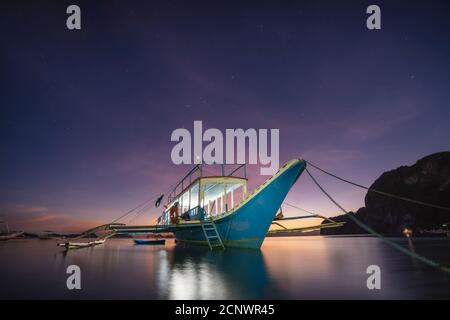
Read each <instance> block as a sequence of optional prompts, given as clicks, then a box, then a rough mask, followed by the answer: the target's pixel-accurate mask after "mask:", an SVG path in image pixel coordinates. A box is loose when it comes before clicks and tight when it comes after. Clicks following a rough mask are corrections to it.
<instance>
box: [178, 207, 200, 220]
mask: <svg viewBox="0 0 450 320" xmlns="http://www.w3.org/2000/svg"><path fill="white" fill-rule="evenodd" d="M181 218H183V219H184V220H204V219H205V209H203V208H202V207H200V206H196V207H194V208H191V209H189V210H187V211H185V212H184V213H182V214H181Z"/></svg>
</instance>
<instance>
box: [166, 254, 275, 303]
mask: <svg viewBox="0 0 450 320" xmlns="http://www.w3.org/2000/svg"><path fill="white" fill-rule="evenodd" d="M160 256H161V259H160V266H159V274H158V284H159V289H160V292H161V293H163V296H161V298H164V299H194V300H198V299H232V298H233V299H239V298H248V297H261V295H264V294H263V293H264V291H265V290H267V288H268V287H269V285H268V284H269V282H270V281H269V276H268V274H267V270H266V264H265V261H264V257H263V253H262V252H261V251H259V250H245V249H231V248H230V249H227V250H226V251H209V250H205V248H201V247H194V246H193V247H188V248H186V247H181V246H174V247H173V249H172V250H169V251H161V252H160Z"/></svg>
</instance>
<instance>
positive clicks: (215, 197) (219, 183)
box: [158, 165, 247, 225]
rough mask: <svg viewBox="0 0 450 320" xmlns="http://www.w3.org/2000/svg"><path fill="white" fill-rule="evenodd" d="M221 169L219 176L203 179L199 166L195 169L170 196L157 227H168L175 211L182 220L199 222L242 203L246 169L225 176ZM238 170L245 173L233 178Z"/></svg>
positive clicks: (204, 177) (223, 170)
mask: <svg viewBox="0 0 450 320" xmlns="http://www.w3.org/2000/svg"><path fill="white" fill-rule="evenodd" d="M221 167H222V174H221V175H210V176H204V175H203V173H204V172H203V170H202V166H201V165H197V166H196V167H194V168H193V169H192V170H191V171H190V172H189V173H188V174H187V175H186V176H185V177H184V178H183V179H182V180H181V181H180V182H179V183H178V184H177V185H176V186H175V187H174V189H173V190H172V192H171V193H170V194H169V196H168V200H167V201H168V202H167V204H166V206H165V207H166V208H165V210H164V213H163V214H162V216H161V217H160V218H158V224H160V225H167V224H171V221H170V212H171V210H174V209H175V210H174V211H176V212H177V215H178V216H179V217H181V220H184V221H190V220H202V219H204V218H215V217H218V216H220V215H222V214H224V213H226V212H228V211H230V210H231V209H233V208H234V207H236V206H237V205H238V204H239V203H240V202H241V201H243V200H244V199H245V197H246V194H247V177H246V169H245V165H240V166H239V167H237V168H236V169H235V170H233V171H232V172H231V173H230V174H228V175H225V168H224V166H223V165H222V166H221ZM240 169H243V171H244V175H243V176H238V175H237V174H236V173H237V172H238V171H239V170H240ZM174 206H175V207H176V208H173V207H174Z"/></svg>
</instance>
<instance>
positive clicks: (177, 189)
mask: <svg viewBox="0 0 450 320" xmlns="http://www.w3.org/2000/svg"><path fill="white" fill-rule="evenodd" d="M220 167H221V176H223V177H243V178H245V179H247V166H246V164H245V163H243V164H240V165H238V166H237V167H236V168H234V169H233V170H232V171H231V172H230V173H228V174H227V173H226V170H225V167H226V165H225V164H221V165H220ZM239 170H242V171H243V174H242V175H238V174H236V173H238V172H239ZM203 173H204V170H203V167H202V165H201V164H197V165H196V166H195V167H194V168H192V169H191V170H190V171H189V172H188V173H187V174H186V175H185V176H184V177H183V178H182V179H181V180H180V181H179V182H178V183H177V184H176V185H175V186H174V187H173V188H172V190H171V191H170V193H169V195H168V197H167V201H168V203H171V202H172V201H173V200H175V199H176V198H177V196H178V195H179V194H180V193H181V192H183V191H184V190H185V188H187V187H188V186H190V185H191V184H192V183H193V182H194V181H195V180H196V179H198V178H201V177H203Z"/></svg>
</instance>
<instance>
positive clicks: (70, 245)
mask: <svg viewBox="0 0 450 320" xmlns="http://www.w3.org/2000/svg"><path fill="white" fill-rule="evenodd" d="M105 241H106V240H105V239H100V240H94V241H89V242H65V243H58V246H60V247H65V248H67V249H78V248H86V247H93V246H97V245H99V244H104V243H105Z"/></svg>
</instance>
